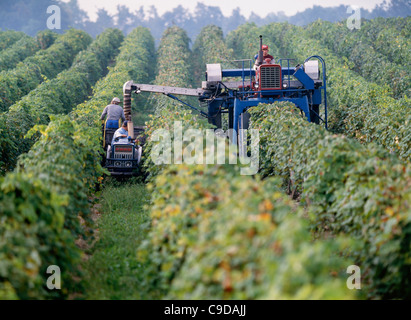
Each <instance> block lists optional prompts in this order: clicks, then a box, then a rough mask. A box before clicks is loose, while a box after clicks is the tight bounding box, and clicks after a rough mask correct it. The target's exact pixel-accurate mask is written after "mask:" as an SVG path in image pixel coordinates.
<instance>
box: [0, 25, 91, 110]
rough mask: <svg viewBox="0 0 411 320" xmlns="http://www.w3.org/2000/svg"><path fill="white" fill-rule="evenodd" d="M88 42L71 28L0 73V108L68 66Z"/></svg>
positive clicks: (6, 106) (82, 32) (78, 31)
mask: <svg viewBox="0 0 411 320" xmlns="http://www.w3.org/2000/svg"><path fill="white" fill-rule="evenodd" d="M91 41H92V39H91V37H90V36H89V35H88V34H87V33H85V32H84V31H80V30H75V29H70V30H69V31H67V32H66V33H65V34H64V35H62V36H61V37H59V38H58V39H57V40H56V42H55V43H54V44H53V45H52V46H51V47H50V48H48V49H47V50H40V51H39V52H37V54H36V55H34V56H32V57H28V58H27V59H25V60H24V61H23V62H22V63H19V64H18V65H17V67H16V68H15V69H12V70H8V71H3V72H0V98H1V99H0V110H1V111H6V110H7V109H8V108H9V107H10V106H11V105H12V104H13V103H15V102H17V101H18V100H19V99H20V98H21V97H23V96H24V95H26V94H28V93H29V92H30V91H32V90H33V89H35V88H36V87H37V86H38V85H39V84H40V83H42V82H43V81H45V80H46V79H52V78H54V77H55V76H57V74H59V73H60V72H61V71H63V70H65V69H67V68H69V67H70V65H71V64H72V62H73V60H74V58H75V56H76V55H77V53H78V52H79V51H81V50H84V49H86V47H87V46H88V45H89V44H90V43H91Z"/></svg>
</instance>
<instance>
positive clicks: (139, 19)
mask: <svg viewBox="0 0 411 320" xmlns="http://www.w3.org/2000/svg"><path fill="white" fill-rule="evenodd" d="M50 5H58V6H59V7H60V8H61V15H62V21H61V27H62V29H61V30H58V32H61V33H62V32H64V30H66V29H68V28H69V27H74V28H79V29H82V30H85V31H86V32H87V33H89V34H90V35H92V36H93V37H95V36H97V35H98V34H100V33H101V32H103V31H104V30H105V29H106V28H111V27H116V28H119V29H120V30H122V31H123V32H124V33H125V34H128V33H130V32H131V30H133V29H134V28H135V27H137V26H144V27H148V28H150V30H151V33H152V34H153V36H154V38H155V39H156V42H157V43H158V42H159V40H160V38H161V35H162V34H163V32H164V30H165V29H166V28H167V27H170V26H172V25H176V26H179V27H181V28H183V29H184V30H187V34H188V36H189V37H190V38H191V39H195V38H196V36H197V35H198V34H199V33H200V31H201V29H202V28H203V27H205V26H206V25H209V24H214V25H217V26H219V27H221V28H222V29H223V32H224V34H227V33H228V32H229V31H231V30H235V29H236V28H237V27H238V26H240V25H242V24H244V23H246V22H254V23H256V24H257V25H258V26H261V25H265V24H268V23H271V22H284V21H288V22H289V23H291V24H295V25H300V26H302V25H306V24H308V23H310V22H313V21H315V20H317V19H322V20H327V21H330V22H336V21H341V20H344V19H347V18H348V17H349V16H350V14H348V13H347V9H348V6H345V5H340V6H338V7H321V6H314V7H313V8H308V9H306V10H304V11H302V12H298V13H297V14H295V15H293V16H287V15H285V14H284V12H279V13H270V14H268V15H267V16H266V17H265V18H261V17H260V16H258V15H257V14H255V13H252V14H251V15H250V17H249V18H246V17H245V16H244V15H242V14H241V12H240V8H236V9H234V10H233V11H232V13H231V15H230V16H228V17H227V16H224V15H223V13H222V12H221V9H220V8H219V7H215V6H208V5H205V4H203V3H197V7H196V8H195V10H194V12H193V13H191V12H190V11H189V10H188V9H186V8H184V7H182V6H178V7H176V8H174V9H173V10H171V11H168V12H166V13H164V14H163V15H159V14H158V12H157V9H156V8H155V7H154V6H151V7H150V8H149V10H146V11H145V10H144V8H143V7H142V6H141V7H140V8H137V9H136V10H135V11H133V12H132V11H131V10H130V9H129V8H128V7H126V6H122V5H119V6H118V7H117V9H118V10H117V12H116V13H114V14H112V13H109V12H107V10H105V9H99V10H98V12H97V20H96V21H91V20H90V18H89V17H88V14H87V12H85V11H83V10H81V9H80V8H79V6H78V3H77V0H70V1H69V2H68V3H63V2H61V1H59V0H15V1H9V0H0V29H3V30H4V29H13V30H19V31H23V32H25V33H27V34H29V35H32V36H34V35H35V34H36V33H37V32H38V31H40V30H44V29H46V28H47V25H46V24H47V19H48V17H49V16H50V15H49V14H47V12H46V10H47V8H48V7H49V6H50ZM410 12H411V1H410V0H392V1H389V0H388V1H387V0H386V1H384V2H383V3H382V4H380V5H378V6H376V7H375V8H374V9H373V10H371V11H368V10H362V11H361V13H362V17H363V18H366V19H373V18H376V17H384V18H388V17H407V16H409V15H410Z"/></svg>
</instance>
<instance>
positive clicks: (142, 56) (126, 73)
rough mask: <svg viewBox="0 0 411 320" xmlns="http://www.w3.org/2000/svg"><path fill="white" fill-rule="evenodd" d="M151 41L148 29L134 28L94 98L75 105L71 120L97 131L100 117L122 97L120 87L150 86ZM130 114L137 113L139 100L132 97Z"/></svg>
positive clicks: (121, 88)
mask: <svg viewBox="0 0 411 320" xmlns="http://www.w3.org/2000/svg"><path fill="white" fill-rule="evenodd" d="M155 62H156V60H155V45H154V38H153V36H152V35H151V33H150V31H149V30H148V29H147V28H143V27H137V28H135V29H134V30H133V31H132V32H131V33H130V34H129V35H128V36H127V37H126V38H125V40H124V41H123V44H122V46H121V48H120V53H119V55H118V56H117V58H116V63H115V66H114V67H109V73H108V74H107V76H106V77H104V78H103V79H101V80H100V81H98V82H97V84H96V85H95V87H94V89H93V96H92V98H91V99H90V100H88V101H87V102H84V103H82V104H80V105H79V106H77V107H76V108H75V109H74V110H73V112H72V113H71V117H72V118H73V119H74V120H75V121H77V122H82V123H84V124H85V125H87V126H89V127H94V128H98V129H100V127H99V124H100V115H101V113H102V112H103V110H104V108H105V107H106V106H107V105H108V104H109V103H110V102H111V100H112V99H113V97H118V98H120V99H121V98H122V96H123V86H124V83H126V82H127V81H130V80H133V81H134V82H136V83H149V82H151V81H153V79H154V73H155V65H156V64H155ZM132 99H133V101H132V108H133V112H136V111H138V110H140V108H141V105H142V104H143V103H144V102H143V100H142V98H141V97H139V96H136V95H134V96H133V97H132Z"/></svg>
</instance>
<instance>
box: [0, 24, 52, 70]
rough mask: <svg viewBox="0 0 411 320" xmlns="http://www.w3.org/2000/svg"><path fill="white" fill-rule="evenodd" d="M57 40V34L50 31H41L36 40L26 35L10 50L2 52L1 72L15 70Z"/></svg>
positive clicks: (0, 60)
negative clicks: (20, 63) (19, 64)
mask: <svg viewBox="0 0 411 320" xmlns="http://www.w3.org/2000/svg"><path fill="white" fill-rule="evenodd" d="M56 39H57V34H56V33H54V32H52V31H50V30H45V31H40V32H39V33H37V36H36V39H34V38H32V37H29V36H27V35H24V36H23V37H22V38H21V39H20V40H18V41H17V42H16V43H14V44H13V45H12V46H10V47H9V48H7V49H5V50H3V51H1V52H0V72H1V71H5V70H10V69H13V68H15V67H16V66H17V64H18V63H19V62H20V61H23V60H24V59H26V58H27V57H30V56H32V55H34V54H35V53H36V52H37V51H39V50H40V49H41V50H45V49H47V48H49V47H50V46H51V45H52V44H53V43H54V41H55V40H56Z"/></svg>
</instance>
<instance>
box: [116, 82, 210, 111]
mask: <svg viewBox="0 0 411 320" xmlns="http://www.w3.org/2000/svg"><path fill="white" fill-rule="evenodd" d="M133 92H135V93H136V94H139V93H141V92H152V93H162V94H164V95H166V96H167V97H170V98H172V99H174V100H177V101H179V102H181V103H182V104H184V105H186V106H188V107H190V108H191V109H194V110H196V111H198V112H199V113H200V114H201V115H203V116H205V117H208V115H207V113H205V112H203V111H201V110H199V109H197V108H195V107H193V106H191V105H189V104H188V103H186V102H184V101H182V100H180V99H179V98H177V97H176V96H175V95H183V96H191V97H198V98H201V97H202V96H203V95H204V93H205V92H206V90H204V89H200V88H197V89H192V88H180V87H169V86H157V85H152V84H139V83H134V82H133V81H128V82H126V83H125V84H124V87H123V94H124V114H125V116H126V118H127V114H128V113H130V115H131V93H133ZM126 113H127V114H126Z"/></svg>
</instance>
